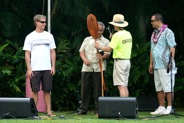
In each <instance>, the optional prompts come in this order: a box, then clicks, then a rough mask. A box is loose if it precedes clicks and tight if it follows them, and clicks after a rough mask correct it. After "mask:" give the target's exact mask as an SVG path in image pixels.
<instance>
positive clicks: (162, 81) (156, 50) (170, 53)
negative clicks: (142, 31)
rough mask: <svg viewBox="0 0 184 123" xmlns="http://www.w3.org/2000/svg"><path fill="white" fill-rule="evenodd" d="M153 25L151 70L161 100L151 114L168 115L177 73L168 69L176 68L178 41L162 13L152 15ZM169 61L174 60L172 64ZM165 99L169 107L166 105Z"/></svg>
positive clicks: (170, 110) (170, 109)
mask: <svg viewBox="0 0 184 123" xmlns="http://www.w3.org/2000/svg"><path fill="white" fill-rule="evenodd" d="M151 25H152V27H153V28H154V29H155V30H154V31H153V33H152V36H151V51H150V65H149V72H150V74H154V83H155V89H156V92H157V97H158V101H159V107H158V108H157V109H156V110H155V111H154V112H151V115H167V114H170V113H171V112H172V99H173V97H174V93H173V91H172V90H173V89H174V81H175V73H173V74H170V73H171V71H169V72H168V69H170V68H171V67H172V68H173V69H175V61H174V56H175V47H176V42H175V37H174V33H173V32H172V31H171V30H170V29H169V28H168V27H167V25H166V24H164V22H163V17H162V15H161V14H160V13H156V14H154V15H153V16H152V17H151ZM169 61H171V62H172V66H171V65H170V64H169ZM171 75H172V79H171ZM171 80H172V81H171ZM171 84H172V85H171ZM165 99H166V101H167V107H165Z"/></svg>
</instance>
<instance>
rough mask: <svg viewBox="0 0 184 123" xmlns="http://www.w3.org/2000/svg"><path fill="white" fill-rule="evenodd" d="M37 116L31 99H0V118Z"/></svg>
mask: <svg viewBox="0 0 184 123" xmlns="http://www.w3.org/2000/svg"><path fill="white" fill-rule="evenodd" d="M33 116H38V112H37V109H36V106H35V102H34V100H33V98H0V117H1V118H3V117H5V118H28V117H33Z"/></svg>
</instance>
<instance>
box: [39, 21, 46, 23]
mask: <svg viewBox="0 0 184 123" xmlns="http://www.w3.org/2000/svg"><path fill="white" fill-rule="evenodd" d="M38 22H40V23H42V24H44V23H47V22H46V21H38Z"/></svg>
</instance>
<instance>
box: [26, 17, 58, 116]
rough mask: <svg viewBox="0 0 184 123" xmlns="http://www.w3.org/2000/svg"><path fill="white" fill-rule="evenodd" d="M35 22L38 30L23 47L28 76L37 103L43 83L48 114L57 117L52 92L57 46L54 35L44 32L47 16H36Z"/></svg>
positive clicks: (31, 34) (29, 36) (32, 33)
mask: <svg viewBox="0 0 184 123" xmlns="http://www.w3.org/2000/svg"><path fill="white" fill-rule="evenodd" d="M33 21H34V24H35V26H36V29H35V30H34V31H33V32H31V33H30V34H28V35H27V36H26V38H25V42H24V47H23V50H25V61H26V66H27V73H26V75H27V76H28V77H29V78H30V83H31V88H32V92H33V98H34V100H35V103H36V104H37V103H38V98H39V97H38V91H40V82H41V83H42V90H43V91H44V99H45V103H46V107H47V114H48V116H55V115H54V114H52V112H51V91H52V76H53V75H54V74H55V62H56V52H55V48H56V45H55V41H54V37H53V35H52V34H50V33H49V32H46V31H45V30H44V29H45V26H46V16H44V15H39V14H38V15H35V16H34V18H33Z"/></svg>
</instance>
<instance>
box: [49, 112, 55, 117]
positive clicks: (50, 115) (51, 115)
mask: <svg viewBox="0 0 184 123" xmlns="http://www.w3.org/2000/svg"><path fill="white" fill-rule="evenodd" d="M48 116H49V117H55V116H56V115H55V114H52V113H51V114H48Z"/></svg>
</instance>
